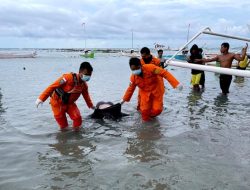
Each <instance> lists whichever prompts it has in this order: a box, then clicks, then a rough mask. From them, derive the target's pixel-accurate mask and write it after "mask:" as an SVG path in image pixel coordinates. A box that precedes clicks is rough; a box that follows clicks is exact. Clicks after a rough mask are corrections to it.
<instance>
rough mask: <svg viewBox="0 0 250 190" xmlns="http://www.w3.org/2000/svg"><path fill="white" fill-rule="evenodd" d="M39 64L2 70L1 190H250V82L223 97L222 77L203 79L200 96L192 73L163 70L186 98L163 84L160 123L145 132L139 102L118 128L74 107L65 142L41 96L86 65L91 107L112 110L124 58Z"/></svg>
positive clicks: (123, 83) (42, 59)
mask: <svg viewBox="0 0 250 190" xmlns="http://www.w3.org/2000/svg"><path fill="white" fill-rule="evenodd" d="M38 55H39V56H38V57H37V58H35V59H8V60H0V68H1V69H0V129H1V130H0V145H1V146H0V171H1V172H0V189H3V190H13V189H19V190H29V189H53V190H58V189H74V190H75V189H98V190H99V189H131V190H134V189H154V190H163V189H167V190H170V189H173V190H174V189H180V190H182V189H192V190H196V189H197V190H200V189H203V190H210V189H211V190H212V189H213V190H215V189H218V190H221V189H232V190H234V189H241V190H244V189H246V190H247V189H250V180H249V179H250V146H249V145H250V125H249V123H250V114H249V113H250V91H249V89H250V81H249V80H250V79H248V78H237V79H235V77H234V78H233V81H232V84H231V87H230V94H229V95H228V96H223V95H221V94H220V88H219V80H218V75H216V74H214V73H208V72H206V88H205V90H204V91H203V92H201V93H194V92H192V90H191V88H190V84H189V81H190V77H191V74H190V70H187V69H182V68H176V67H169V68H168V70H169V71H170V72H171V73H172V74H173V75H174V76H176V78H177V79H179V80H180V81H181V82H182V83H183V84H184V89H183V91H181V92H179V91H176V90H174V89H172V88H171V86H170V85H169V84H168V83H167V82H166V83H165V85H166V88H167V89H168V90H167V92H166V94H165V97H164V111H163V113H162V114H161V115H160V116H158V117H157V118H156V119H154V120H152V121H150V122H148V123H142V122H141V119H140V114H139V113H137V111H136V99H137V92H135V93H134V96H133V97H132V100H131V102H130V103H125V104H124V105H123V107H122V111H123V112H125V113H129V114H130V116H128V117H124V118H122V119H121V120H120V121H110V120H93V119H90V118H89V117H88V116H89V115H90V114H91V113H92V110H89V109H88V108H87V106H86V104H85V102H84V101H83V99H82V98H81V97H80V98H79V100H78V101H77V104H78V107H79V108H80V111H81V114H82V116H83V120H84V121H83V126H82V129H81V130H80V131H79V132H74V131H72V130H71V128H69V130H68V131H66V132H61V131H60V130H59V128H58V126H57V124H56V122H55V121H54V118H53V115H52V112H51V109H50V105H49V103H48V102H49V101H48V100H47V101H46V102H45V103H44V104H43V106H42V107H39V108H38V109H37V108H36V107H35V100H36V99H37V97H38V96H39V94H40V93H41V92H42V91H43V90H44V89H45V88H46V87H47V86H48V85H49V84H50V83H52V82H53V81H54V80H56V79H57V78H58V77H59V76H61V74H63V73H66V72H76V71H78V68H79V65H80V63H81V62H82V61H86V60H88V61H90V62H91V63H92V65H93V68H94V72H93V75H92V78H91V80H90V82H89V91H90V94H91V97H92V100H93V102H94V103H97V102H98V101H113V102H118V101H119V100H120V99H121V97H122V96H123V93H124V91H125V89H126V88H127V86H128V84H129V75H130V70H129V66H128V60H129V58H128V57H119V56H117V55H115V54H101V53H99V54H98V53H97V54H96V58H94V59H85V58H81V57H79V56H78V55H77V53H67V52H64V53H62V52H53V51H52V52H51V51H38ZM24 68H25V70H24Z"/></svg>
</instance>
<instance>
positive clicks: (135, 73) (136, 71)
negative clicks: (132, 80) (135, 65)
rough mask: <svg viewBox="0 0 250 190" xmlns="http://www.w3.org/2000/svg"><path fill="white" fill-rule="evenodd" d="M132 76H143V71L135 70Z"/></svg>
mask: <svg viewBox="0 0 250 190" xmlns="http://www.w3.org/2000/svg"><path fill="white" fill-rule="evenodd" d="M132 74H133V75H140V74H141V69H137V70H133V71H132Z"/></svg>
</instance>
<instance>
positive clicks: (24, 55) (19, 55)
mask: <svg viewBox="0 0 250 190" xmlns="http://www.w3.org/2000/svg"><path fill="white" fill-rule="evenodd" d="M36 56H37V53H36V51H35V52H32V53H17V52H15V53H0V59H15V58H35V57H36Z"/></svg>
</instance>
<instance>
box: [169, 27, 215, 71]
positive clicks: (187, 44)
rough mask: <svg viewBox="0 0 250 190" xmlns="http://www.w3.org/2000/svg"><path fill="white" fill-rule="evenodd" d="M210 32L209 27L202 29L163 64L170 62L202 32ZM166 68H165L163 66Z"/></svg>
mask: <svg viewBox="0 0 250 190" xmlns="http://www.w3.org/2000/svg"><path fill="white" fill-rule="evenodd" d="M206 30H211V29H210V28H209V27H206V28H204V29H203V30H201V31H200V32H198V33H197V34H196V35H195V36H194V37H193V38H191V39H190V40H189V41H188V42H187V43H186V44H184V45H183V46H182V47H181V48H180V49H179V50H178V51H177V52H176V53H175V54H174V55H173V56H172V57H170V58H169V59H168V60H166V62H165V63H168V62H169V61H171V60H172V59H173V58H174V57H175V56H176V55H177V54H178V53H180V52H181V51H182V50H183V49H184V48H185V47H186V46H187V45H189V44H190V43H191V42H192V41H194V40H195V39H196V38H197V37H198V36H199V35H201V34H202V33H203V32H204V31H206ZM164 67H166V66H164Z"/></svg>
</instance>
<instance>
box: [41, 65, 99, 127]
mask: <svg viewBox="0 0 250 190" xmlns="http://www.w3.org/2000/svg"><path fill="white" fill-rule="evenodd" d="M92 71H93V68H92V66H91V65H90V63H89V62H83V63H81V65H80V68H79V73H78V74H76V73H67V74H64V75H62V76H61V77H60V78H58V79H57V80H56V81H55V82H54V83H52V84H51V85H50V86H49V87H48V88H47V89H45V90H44V92H43V93H42V94H41V95H40V96H39V98H38V99H37V100H36V106H37V107H38V106H39V105H40V104H42V103H43V102H45V101H46V100H47V98H48V97H49V96H50V105H51V108H52V111H53V113H54V118H55V120H56V121H57V123H58V125H59V126H60V128H61V129H65V128H66V127H68V121H67V118H66V113H67V114H68V115H69V117H70V118H71V119H72V120H73V128H74V129H75V130H78V129H79V128H80V127H81V125H82V117H81V114H80V111H79V109H78V107H77V105H76V104H75V101H76V100H77V99H78V98H79V96H80V95H82V96H83V98H84V100H85V102H86V103H87V105H88V107H89V108H91V109H95V107H94V106H93V103H92V100H91V98H90V96H89V93H88V85H87V81H89V80H90V77H91V75H92Z"/></svg>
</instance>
